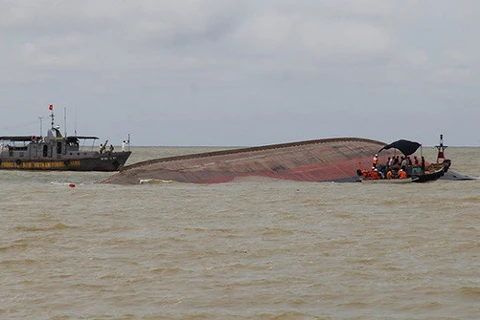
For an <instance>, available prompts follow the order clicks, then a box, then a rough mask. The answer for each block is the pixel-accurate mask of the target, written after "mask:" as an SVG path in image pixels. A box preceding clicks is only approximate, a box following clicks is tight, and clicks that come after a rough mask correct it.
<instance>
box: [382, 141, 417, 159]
mask: <svg viewBox="0 0 480 320" xmlns="http://www.w3.org/2000/svg"><path fill="white" fill-rule="evenodd" d="M420 146H421V144H420V143H418V142H414V141H408V140H403V139H402V140H398V141H395V142H392V143H390V144H387V145H386V146H385V147H383V148H382V149H380V151H382V150H388V149H391V148H395V149H397V150H399V151H400V152H401V153H403V154H404V155H406V156H409V155H411V154H413V153H415V151H417V149H418V148H419V147H420ZM380 151H378V152H380Z"/></svg>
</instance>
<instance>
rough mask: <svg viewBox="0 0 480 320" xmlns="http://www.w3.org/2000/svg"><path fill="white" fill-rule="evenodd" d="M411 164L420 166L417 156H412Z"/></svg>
mask: <svg viewBox="0 0 480 320" xmlns="http://www.w3.org/2000/svg"><path fill="white" fill-rule="evenodd" d="M413 166H414V167H419V166H420V165H419V163H418V158H417V156H413Z"/></svg>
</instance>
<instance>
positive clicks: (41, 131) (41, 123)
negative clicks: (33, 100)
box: [38, 117, 43, 137]
mask: <svg viewBox="0 0 480 320" xmlns="http://www.w3.org/2000/svg"><path fill="white" fill-rule="evenodd" d="M38 120H39V121H40V135H39V137H41V136H42V135H43V129H42V126H43V117H38Z"/></svg>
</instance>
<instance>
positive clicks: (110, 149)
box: [108, 144, 115, 152]
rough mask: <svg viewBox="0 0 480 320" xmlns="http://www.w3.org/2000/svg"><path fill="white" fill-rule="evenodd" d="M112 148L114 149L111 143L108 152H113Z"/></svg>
mask: <svg viewBox="0 0 480 320" xmlns="http://www.w3.org/2000/svg"><path fill="white" fill-rule="evenodd" d="M113 149H115V148H114V147H113V145H112V144H111V145H110V148H108V150H109V151H110V152H113Z"/></svg>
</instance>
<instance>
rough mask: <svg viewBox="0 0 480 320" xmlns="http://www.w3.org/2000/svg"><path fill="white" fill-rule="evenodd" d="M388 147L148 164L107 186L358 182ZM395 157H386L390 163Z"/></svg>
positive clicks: (328, 146)
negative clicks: (360, 172)
mask: <svg viewBox="0 0 480 320" xmlns="http://www.w3.org/2000/svg"><path fill="white" fill-rule="evenodd" d="M384 145H385V143H383V142H379V141H374V140H368V139H361V138H334V139H322V140H311V141H301V142H294V143H287V144H279V145H269V146H262V147H253V148H245V149H236V150H225V151H219V152H211V153H203V154H193V155H187V156H179V157H172V158H163V159H156V160H149V161H145V162H141V163H137V164H134V165H131V166H127V167H124V168H123V169H122V170H121V171H120V172H119V173H117V174H115V175H113V176H111V177H109V178H107V179H105V180H104V181H102V182H103V183H116V184H139V183H141V181H142V180H172V181H179V182H190V183H222V182H229V181H232V180H234V179H235V178H237V177H252V176H253V177H268V178H274V179H282V180H297V181H312V182H314V181H336V182H349V181H351V182H353V181H356V179H357V176H356V171H357V169H359V168H365V169H369V168H370V167H371V165H372V157H373V155H374V154H375V153H377V152H378V150H380V148H382V147H383V146H384ZM392 154H393V153H391V152H382V155H381V157H380V159H379V162H380V163H385V162H386V160H387V157H388V156H390V155H392Z"/></svg>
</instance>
